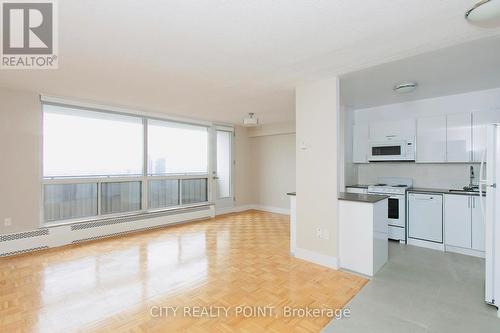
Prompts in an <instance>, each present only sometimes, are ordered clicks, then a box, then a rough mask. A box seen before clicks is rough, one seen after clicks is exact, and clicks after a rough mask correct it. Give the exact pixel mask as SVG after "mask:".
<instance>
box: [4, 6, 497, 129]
mask: <svg viewBox="0 0 500 333" xmlns="http://www.w3.org/2000/svg"><path fill="white" fill-rule="evenodd" d="M475 2H476V0H440V1H436V0H418V1H410V0H376V1H375V0H335V1H334V0H302V1H299V0H274V1H269V0H254V1H229V0H225V1H223V0H219V1H215V0H213V1H199V0H177V1H174V0H169V1H160V0H157V1H155V0H142V1H133V0H106V1H102V0H86V1H82V0H64V1H58V3H59V18H60V19H59V30H60V42H59V46H60V56H59V69H58V70H52V71H42V70H38V71H13V70H9V71H1V72H0V86H6V87H13V88H20V89H27V90H32V91H36V92H41V93H46V94H51V95H58V96H61V97H70V98H71V97H74V98H78V99H88V100H94V101H98V102H101V103H110V104H118V105H124V106H129V107H142V108H145V109H148V110H150V111H161V112H165V113H169V114H175V115H182V116H185V117H186V116H187V117H196V118H200V119H210V120H217V121H225V122H233V123H239V122H241V119H242V118H243V117H244V116H245V114H246V113H247V112H256V113H257V115H258V116H259V117H260V118H261V120H262V122H263V123H273V122H284V121H289V120H293V118H294V89H293V88H294V86H295V85H296V84H299V83H302V82H305V81H308V80H314V79H320V78H323V77H327V76H330V75H335V74H342V73H347V72H350V71H354V70H359V69H361V68H367V67H370V66H373V65H377V64H380V63H385V62H389V61H392V60H395V59H401V58H405V57H408V56H412V55H415V54H420V53H424V52H426V51H431V50H435V49H439V48H443V47H446V46H450V45H455V44H459V43H462V42H466V41H471V40H475V39H479V38H483V37H487V36H498V35H500V27H497V28H494V29H484V28H480V27H475V26H472V25H469V24H468V23H467V22H466V21H465V20H464V12H465V10H466V9H468V7H470V6H471V5H472V4H473V3H475Z"/></svg>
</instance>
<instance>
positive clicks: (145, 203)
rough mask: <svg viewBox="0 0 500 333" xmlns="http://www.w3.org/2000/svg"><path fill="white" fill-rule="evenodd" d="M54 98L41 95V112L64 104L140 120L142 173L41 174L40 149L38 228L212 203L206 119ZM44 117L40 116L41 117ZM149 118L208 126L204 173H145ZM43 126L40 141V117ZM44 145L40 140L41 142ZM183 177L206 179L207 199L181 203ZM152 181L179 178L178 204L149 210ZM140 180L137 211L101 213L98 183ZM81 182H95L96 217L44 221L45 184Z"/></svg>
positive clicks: (210, 125)
mask: <svg viewBox="0 0 500 333" xmlns="http://www.w3.org/2000/svg"><path fill="white" fill-rule="evenodd" d="M53 100H54V98H47V99H44V98H43V97H42V98H41V112H42V114H43V112H44V106H45V105H57V106H63V107H69V108H76V109H80V110H84V111H93V112H102V113H108V114H115V115H125V116H132V117H137V118H140V119H142V126H143V131H142V132H143V133H142V136H143V137H142V139H143V145H144V147H143V168H142V169H143V171H142V175H130V176H126V175H124V176H113V175H103V176H77V177H73V176H60V177H44V169H43V168H44V165H43V157H44V155H43V154H44V152H43V149H42V155H41V161H42V162H41V182H40V184H41V186H40V193H41V203H40V223H39V224H40V227H47V226H55V225H63V224H74V223H82V222H88V221H95V220H102V219H110V218H119V217H127V216H135V215H139V216H140V215H145V214H149V213H158V212H163V211H173V210H179V209H185V208H190V207H199V206H206V205H210V204H212V202H213V198H212V193H213V190H212V186H213V184H212V182H211V181H210V179H211V178H210V174H211V173H212V159H213V156H212V151H213V150H212V136H213V131H212V130H211V129H212V128H213V126H214V125H213V124H212V123H207V122H195V121H192V122H190V121H186V120H180V119H178V118H170V117H165V118H163V117H158V116H148V115H144V114H143V113H142V112H137V111H132V110H128V111H129V112H125V111H123V110H124V109H121V108H114V107H96V106H95V105H90V106H87V107H86V106H85V105H82V104H79V103H75V104H73V103H71V102H69V103H62V102H60V101H59V100H58V99H55V100H56V101H55V102H54V101H53ZM42 119H43V116H42ZM148 120H157V121H167V122H174V123H180V124H186V125H191V126H199V127H205V128H207V167H208V170H207V172H206V173H178V174H165V175H149V174H148V171H149V170H148ZM41 128H42V131H41V132H42V135H41V136H42V140H43V138H44V133H43V128H44V127H43V120H42V124H41ZM42 147H43V143H42ZM184 179H206V181H207V189H206V191H207V193H206V195H207V201H203V202H199V203H191V204H183V203H182V181H183V180H184ZM151 180H178V181H179V205H177V206H169V207H162V208H155V209H150V208H149V199H148V194H149V181H151ZM137 181H138V182H141V209H140V210H136V211H129V212H122V213H115V214H102V210H101V209H102V208H101V204H102V200H101V199H102V198H101V184H102V183H116V182H137ZM77 183H78V184H83V183H95V184H97V215H95V216H88V217H81V218H74V219H64V220H56V221H45V211H44V210H45V198H44V186H45V185H64V184H77Z"/></svg>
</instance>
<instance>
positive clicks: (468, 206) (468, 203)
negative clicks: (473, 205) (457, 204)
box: [467, 197, 470, 208]
mask: <svg viewBox="0 0 500 333" xmlns="http://www.w3.org/2000/svg"><path fill="white" fill-rule="evenodd" d="M467 208H470V197H468V198H467Z"/></svg>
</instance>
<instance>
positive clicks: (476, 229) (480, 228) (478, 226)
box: [471, 196, 486, 252]
mask: <svg viewBox="0 0 500 333" xmlns="http://www.w3.org/2000/svg"><path fill="white" fill-rule="evenodd" d="M479 200H481V197H479V196H477V197H472V219H471V220H472V249H473V250H477V251H483V252H484V250H485V247H484V238H485V234H486V225H485V220H484V216H483V213H482V212H481V202H480V201H479ZM483 200H484V198H483ZM483 204H484V201H483Z"/></svg>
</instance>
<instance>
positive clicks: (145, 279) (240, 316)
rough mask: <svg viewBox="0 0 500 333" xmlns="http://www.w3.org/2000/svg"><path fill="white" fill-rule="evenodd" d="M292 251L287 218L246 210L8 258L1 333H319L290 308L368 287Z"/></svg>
mask: <svg viewBox="0 0 500 333" xmlns="http://www.w3.org/2000/svg"><path fill="white" fill-rule="evenodd" d="M288 251H289V218H288V216H284V215H278V214H271V213H265V212H259V211H247V212H243V213H237V214H228V215H223V216H220V217H217V218H215V219H212V220H206V221H200V222H194V223H189V224H183V225H176V226H170V227H166V228H163V229H158V230H153V231H147V232H141V233H136V234H131V235H127V236H122V237H116V238H111V239H105V240H99V241H94V242H90V243H84V244H79V245H71V246H66V247H62V248H56V249H51V250H46V251H40V252H36V253H31V254H25V255H20V256H16V257H9V258H3V259H0V332H9V333H11V332H50V333H52V332H319V331H320V330H321V329H322V328H323V327H324V326H325V325H326V324H327V323H328V322H329V321H330V318H328V316H319V317H317V318H310V317H309V318H308V317H303V316H295V317H288V316H285V313H284V312H283V311H284V310H285V307H286V306H289V307H294V308H297V309H305V307H309V308H310V309H336V308H342V307H343V306H344V305H345V304H346V303H347V302H348V301H349V300H350V299H351V298H352V297H353V296H354V295H355V294H356V293H357V292H358V291H359V290H360V289H361V288H362V287H363V286H364V284H365V283H366V282H367V281H366V280H365V279H363V278H360V277H358V276H355V275H351V274H347V273H344V272H340V271H336V270H332V269H328V268H325V267H322V266H318V265H315V264H312V263H308V262H306V261H302V260H299V259H295V258H293V257H290V256H289V253H288ZM242 306H251V307H258V306H261V307H264V306H269V307H273V309H272V311H271V310H270V311H267V310H263V309H264V308H260V310H261V312H260V315H261V316H260V317H250V318H245V316H244V315H245V314H246V315H248V314H250V313H248V312H247V313H243V312H241V311H242V309H245V311H248V309H249V308H241V307H242ZM167 307H177V313H176V315H175V316H173V310H170V311H166V308H167ZM195 307H196V308H195ZM203 307H205V308H203ZM216 307H220V308H219V311H220V312H221V313H220V315H219V316H216V315H217V311H216V309H217V308H216ZM222 307H224V309H226V310H227V311H228V313H227V316H226V315H225V310H224V309H222ZM238 307H240V308H238ZM186 309H187V310H186ZM195 309H199V311H202V310H205V311H211V312H210V313H201V312H200V315H207V316H201V317H195V316H194V315H195V314H196V313H195V312H194V311H195ZM220 309H222V310H220ZM160 311H162V312H160ZM184 311H189V312H184ZM237 311H240V312H239V313H236V312H237ZM166 314H168V316H166ZM160 315H161V316H160ZM189 315H191V316H189ZM208 315H210V316H214V317H213V318H212V317H208Z"/></svg>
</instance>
